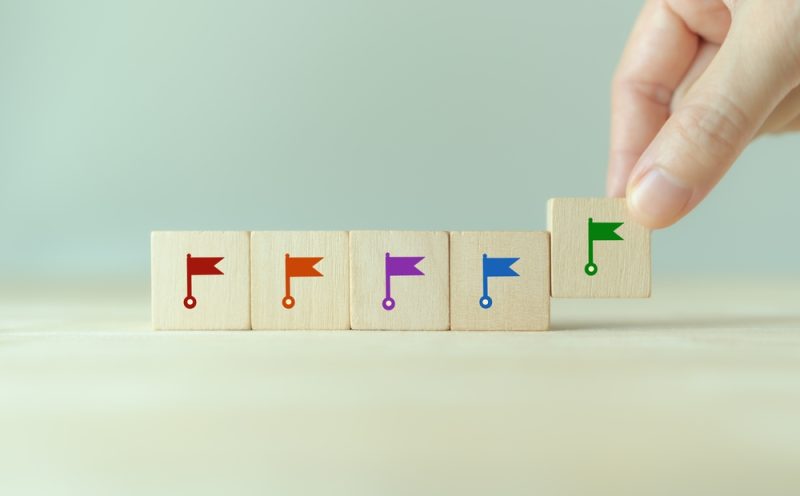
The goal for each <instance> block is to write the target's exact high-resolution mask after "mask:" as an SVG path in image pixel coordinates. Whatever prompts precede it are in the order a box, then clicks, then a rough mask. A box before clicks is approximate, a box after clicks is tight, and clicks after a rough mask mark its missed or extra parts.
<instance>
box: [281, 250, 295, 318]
mask: <svg viewBox="0 0 800 496" xmlns="http://www.w3.org/2000/svg"><path fill="white" fill-rule="evenodd" d="M283 274H284V277H285V278H286V279H285V284H286V294H285V295H284V297H283V300H281V305H283V308H285V309H287V310H288V309H290V308H292V307H293V306H294V298H292V283H291V280H292V278H291V277H290V276H289V254H288V253H287V254H286V256H285V258H284V264H283Z"/></svg>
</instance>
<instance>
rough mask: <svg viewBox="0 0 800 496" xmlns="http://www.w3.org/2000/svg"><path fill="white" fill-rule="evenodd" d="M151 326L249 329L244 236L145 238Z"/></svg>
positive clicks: (179, 233) (246, 236) (174, 233)
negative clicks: (147, 251)
mask: <svg viewBox="0 0 800 496" xmlns="http://www.w3.org/2000/svg"><path fill="white" fill-rule="evenodd" d="M150 256H151V270H152V274H151V277H152V289H151V293H152V310H153V328H154V329H250V236H249V233H248V232H246V231H241V232H214V231H202V232H189V231H172V232H170V231H156V232H153V233H152V234H151V236H150Z"/></svg>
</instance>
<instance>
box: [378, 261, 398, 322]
mask: <svg viewBox="0 0 800 496" xmlns="http://www.w3.org/2000/svg"><path fill="white" fill-rule="evenodd" d="M389 258H390V255H389V252H388V251H387V252H386V259H385V264H384V273H385V274H386V297H385V298H384V299H383V301H382V302H381V306H383V309H384V310H387V311H391V310H392V309H394V303H395V302H394V298H392V276H391V274H389Z"/></svg>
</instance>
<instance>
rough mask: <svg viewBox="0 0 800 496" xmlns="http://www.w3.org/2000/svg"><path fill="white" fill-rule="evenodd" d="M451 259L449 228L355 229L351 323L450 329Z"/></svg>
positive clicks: (360, 326)
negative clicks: (420, 229)
mask: <svg viewBox="0 0 800 496" xmlns="http://www.w3.org/2000/svg"><path fill="white" fill-rule="evenodd" d="M387 254H388V255H387ZM448 259H449V248H448V236H447V233H445V232H412V231H353V232H351V233H350V324H351V327H352V328H353V329H387V330H403V329H407V330H447V329H448V328H449V326H450V308H449V303H450V302H449V294H448V293H449V260H448ZM387 275H388V277H387ZM387 282H388V293H387Z"/></svg>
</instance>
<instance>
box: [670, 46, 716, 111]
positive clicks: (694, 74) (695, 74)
mask: <svg viewBox="0 0 800 496" xmlns="http://www.w3.org/2000/svg"><path fill="white" fill-rule="evenodd" d="M717 52H719V45H717V44H715V43H708V42H701V43H700V47H699V48H698V49H697V55H696V56H695V58H694V61H693V62H692V65H691V66H690V67H689V70H687V71H686V75H685V76H684V77H683V80H682V81H681V82H680V84H679V85H678V87H677V88H675V91H674V92H673V93H672V102H670V112H672V111H674V110H675V109H676V108H678V107H680V105H681V102H683V100H684V99H685V98H686V94H687V93H689V90H691V89H692V86H694V83H696V82H697V80H698V79H700V76H702V75H703V73H704V72H705V71H706V69H707V68H708V66H709V65H711V61H712V60H714V57H715V56H716V55H717Z"/></svg>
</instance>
